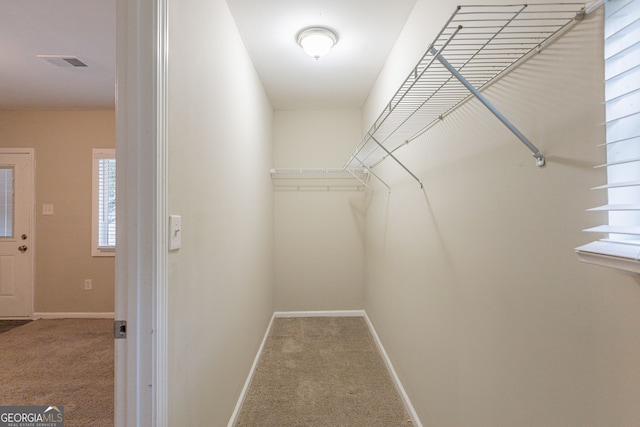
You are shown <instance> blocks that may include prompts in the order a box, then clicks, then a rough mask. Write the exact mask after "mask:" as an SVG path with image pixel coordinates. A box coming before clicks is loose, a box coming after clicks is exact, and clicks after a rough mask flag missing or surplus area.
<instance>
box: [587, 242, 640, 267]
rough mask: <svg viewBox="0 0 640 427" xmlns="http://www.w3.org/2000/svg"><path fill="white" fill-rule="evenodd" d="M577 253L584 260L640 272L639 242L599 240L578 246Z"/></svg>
mask: <svg viewBox="0 0 640 427" xmlns="http://www.w3.org/2000/svg"><path fill="white" fill-rule="evenodd" d="M576 254H577V255H578V259H579V260H580V261H582V262H586V263H589V264H596V265H601V266H604V267H610V268H615V269H617V270H623V271H627V272H630V273H635V274H639V273H640V246H638V245H637V244H625V243H624V241H604V240H599V241H596V242H591V243H588V244H586V245H583V246H580V247H578V248H576Z"/></svg>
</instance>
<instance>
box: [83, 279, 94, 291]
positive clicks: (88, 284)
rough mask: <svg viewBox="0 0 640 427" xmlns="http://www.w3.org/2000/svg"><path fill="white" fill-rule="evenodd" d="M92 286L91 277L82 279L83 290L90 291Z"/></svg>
mask: <svg viewBox="0 0 640 427" xmlns="http://www.w3.org/2000/svg"><path fill="white" fill-rule="evenodd" d="M92 287H93V282H92V281H91V279H85V281H84V290H85V291H90V290H91V288H92Z"/></svg>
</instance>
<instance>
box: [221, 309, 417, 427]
mask: <svg viewBox="0 0 640 427" xmlns="http://www.w3.org/2000/svg"><path fill="white" fill-rule="evenodd" d="M277 317H280V318H287V317H363V318H364V320H365V322H366V323H367V326H368V327H369V331H370V332H371V335H372V336H373V340H374V341H375V342H376V345H377V346H378V350H379V351H380V354H381V355H382V359H383V360H384V363H385V365H386V366H387V369H388V370H389V374H390V375H391V378H392V380H393V383H394V385H395V386H396V389H397V390H398V393H399V394H400V398H401V399H402V402H403V403H404V406H405V408H406V409H407V412H408V413H409V416H410V417H411V422H412V423H413V425H414V426H415V427H422V422H421V421H420V418H418V414H417V413H416V410H415V408H414V407H413V404H412V403H411V400H410V399H409V395H407V392H406V391H405V389H404V387H403V386H402V383H401V382H400V377H398V374H397V373H396V370H395V369H394V368H393V364H392V363H391V359H389V356H388V355H387V352H386V350H385V349H384V346H383V345H382V341H380V337H379V336H378V333H377V332H376V329H375V328H374V327H373V323H371V320H370V319H369V316H367V312H366V311H364V310H334V311H276V312H274V313H273V316H272V317H271V321H270V322H269V326H267V331H266V332H265V334H264V338H263V339H262V343H261V344H260V348H259V349H258V354H256V357H255V359H254V360H253V365H252V366H251V371H250V372H249V376H248V377H247V380H246V381H245V383H244V387H243V388H242V392H240V397H239V398H238V403H236V407H235V409H234V410H233V414H232V415H231V418H230V419H229V424H227V427H232V426H233V425H235V423H236V421H237V418H238V415H239V414H240V409H241V408H242V404H243V403H244V399H245V397H246V395H247V392H248V391H249V386H250V385H251V380H252V379H253V374H254V372H255V371H256V368H257V366H258V362H259V361H260V356H261V355H262V350H263V348H264V344H265V342H266V341H267V337H268V336H269V331H271V325H272V324H273V319H275V318H277Z"/></svg>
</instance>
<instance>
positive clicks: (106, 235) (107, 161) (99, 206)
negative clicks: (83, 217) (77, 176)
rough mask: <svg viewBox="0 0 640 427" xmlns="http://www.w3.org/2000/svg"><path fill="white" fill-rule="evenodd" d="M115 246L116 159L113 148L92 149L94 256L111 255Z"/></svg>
mask: <svg viewBox="0 0 640 427" xmlns="http://www.w3.org/2000/svg"><path fill="white" fill-rule="evenodd" d="M115 248H116V159H115V150H113V149H94V150H93V238H92V253H93V255H94V256H113V255H114V254H115Z"/></svg>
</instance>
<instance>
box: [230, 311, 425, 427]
mask: <svg viewBox="0 0 640 427" xmlns="http://www.w3.org/2000/svg"><path fill="white" fill-rule="evenodd" d="M410 425H412V423H411V421H410V418H409V415H408V413H407V411H406V409H405V407H404V404H403V402H402V400H401V398H400V395H399V394H398V392H397V390H396V388H395V385H394V383H393V381H392V379H391V375H390V374H389V371H388V370H387V367H386V365H385V363H384V361H383V359H382V357H381V356H380V353H379V351H378V348H377V346H376V344H375V341H374V340H373V337H372V336H371V333H370V332H369V329H368V327H367V324H366V322H365V320H364V319H363V318H361V317H300V318H276V319H274V321H273V324H272V327H271V331H270V333H269V336H268V337H267V340H266V342H265V346H264V348H263V352H262V355H261V357H260V360H259V362H258V366H257V368H256V372H255V374H254V377H253V379H252V382H251V385H250V387H249V390H248V392H247V396H246V398H245V401H244V403H243V405H242V408H241V410H240V413H239V415H238V418H237V420H236V426H251V427H258V426H281V427H284V426H305V427H312V426H322V427H324V426H366V427H375V426H384V427H395V426H398V427H399V426H410Z"/></svg>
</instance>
